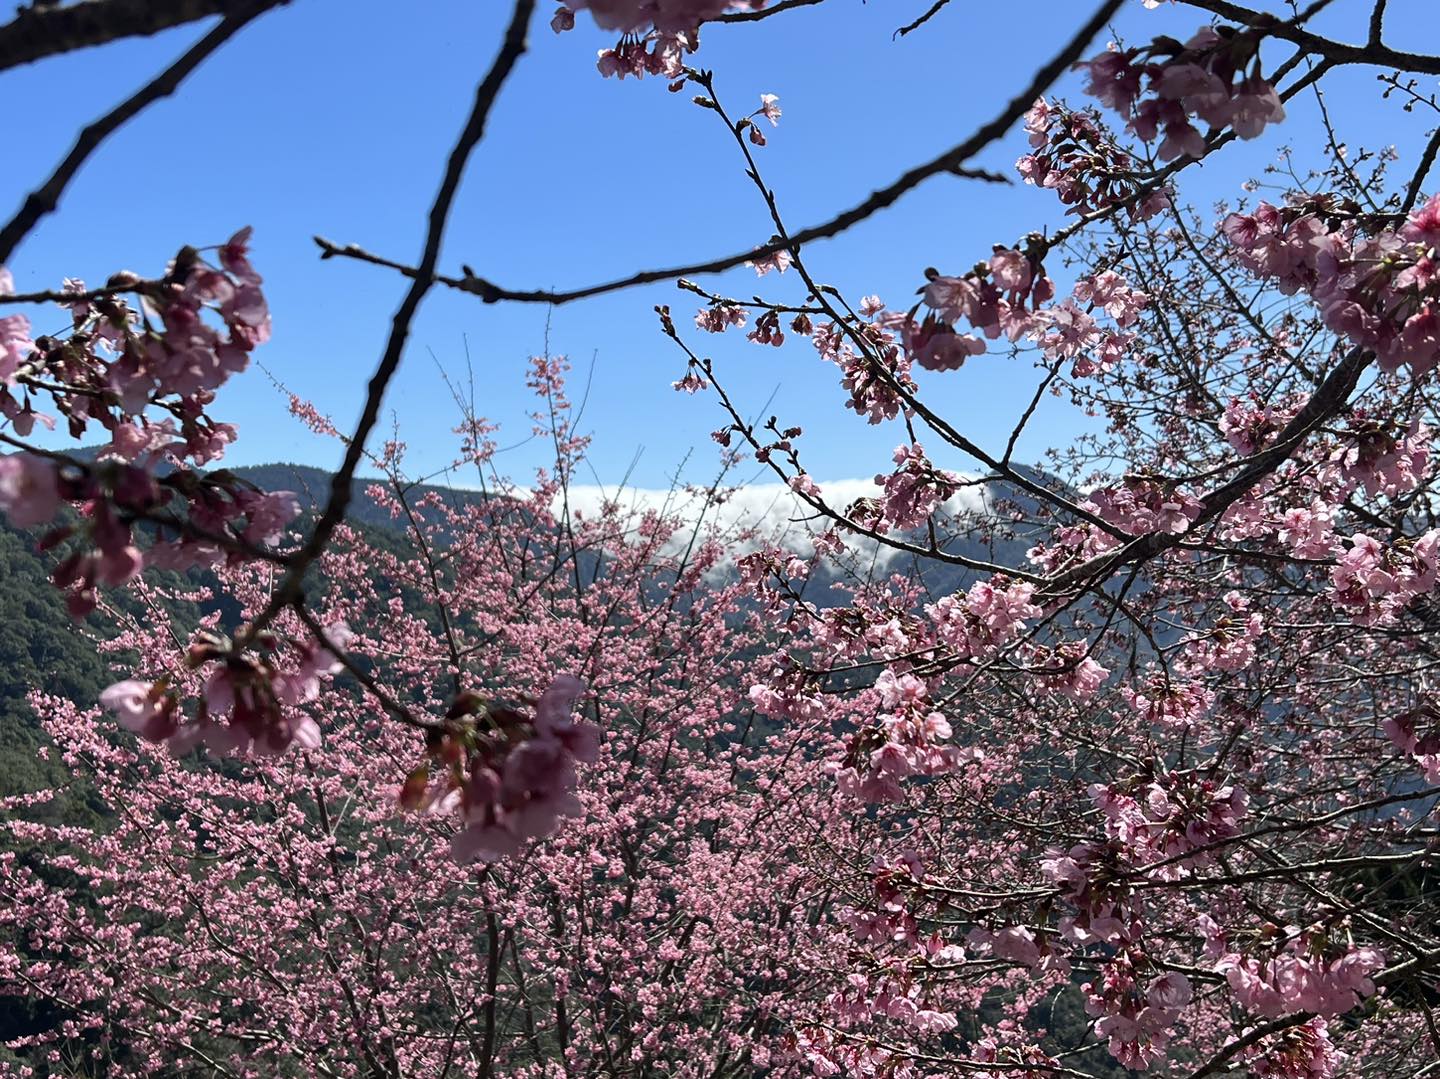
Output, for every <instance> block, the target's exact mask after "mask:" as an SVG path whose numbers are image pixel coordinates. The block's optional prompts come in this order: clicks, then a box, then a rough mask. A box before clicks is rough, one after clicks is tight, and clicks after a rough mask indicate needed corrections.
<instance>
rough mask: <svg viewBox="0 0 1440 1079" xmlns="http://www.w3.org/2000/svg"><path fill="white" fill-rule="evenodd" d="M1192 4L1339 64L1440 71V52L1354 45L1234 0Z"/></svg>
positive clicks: (1191, 1) (1375, 44) (1203, 0)
mask: <svg viewBox="0 0 1440 1079" xmlns="http://www.w3.org/2000/svg"><path fill="white" fill-rule="evenodd" d="M1185 3H1187V4H1189V5H1190V6H1191V7H1196V8H1200V9H1201V10H1202V11H1208V12H1210V13H1211V14H1213V15H1219V16H1220V17H1221V18H1222V19H1229V20H1231V21H1232V22H1237V23H1241V24H1244V25H1249V26H1255V27H1257V28H1258V29H1261V30H1263V31H1264V32H1265V33H1266V34H1267V35H1269V36H1270V37H1278V38H1281V39H1282V40H1285V41H1289V42H1291V43H1293V44H1295V45H1298V46H1300V47H1301V48H1302V49H1304V50H1305V51H1306V52H1311V53H1314V54H1315V55H1317V56H1323V57H1324V58H1325V59H1327V60H1329V61H1331V62H1332V63H1335V64H1372V65H1374V66H1376V67H1391V68H1397V69H1399V70H1401V71H1418V72H1420V73H1422V74H1426V75H1440V56H1428V55H1425V54H1423V53H1416V52H1403V51H1401V50H1399V49H1392V48H1389V47H1387V46H1385V45H1382V44H1380V43H1379V42H1377V41H1373V40H1372V41H1370V42H1368V43H1367V44H1364V45H1350V44H1346V43H1345V42H1343V41H1332V40H1331V39H1329V38H1327V37H1321V36H1320V35H1319V34H1312V33H1311V32H1310V31H1309V30H1306V29H1305V28H1304V27H1303V26H1302V25H1301V24H1300V21H1298V20H1294V19H1292V20H1290V21H1288V22H1281V21H1280V20H1279V19H1278V18H1277V17H1276V16H1274V15H1271V14H1270V13H1269V12H1265V11H1254V10H1252V9H1250V8H1246V7H1241V6H1240V5H1239V4H1232V3H1230V2H1229V0H1185Z"/></svg>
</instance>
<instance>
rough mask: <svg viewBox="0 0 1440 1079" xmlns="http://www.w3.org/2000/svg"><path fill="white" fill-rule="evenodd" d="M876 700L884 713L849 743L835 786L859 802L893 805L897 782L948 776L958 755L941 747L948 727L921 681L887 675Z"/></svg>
mask: <svg viewBox="0 0 1440 1079" xmlns="http://www.w3.org/2000/svg"><path fill="white" fill-rule="evenodd" d="M875 694H876V696H877V698H878V704H879V707H880V708H881V709H882V710H881V711H880V712H879V714H878V715H877V716H876V721H875V724H874V726H872V727H869V728H866V729H864V730H862V731H860V732H858V733H857V734H855V735H853V736H852V737H851V738H850V740H849V744H848V746H847V750H846V758H845V766H844V767H843V768H842V769H840V771H839V772H838V774H837V783H838V787H839V790H840V791H841V793H843V794H846V795H849V796H850V797H853V798H855V799H857V800H859V801H861V802H897V801H899V800H900V798H901V796H902V788H901V780H904V779H906V778H907V777H909V776H915V775H940V774H943V773H945V772H948V771H951V770H953V769H954V768H955V766H956V764H957V763H958V761H959V759H960V758H959V751H958V750H957V749H956V747H954V746H946V745H944V744H943V743H944V742H945V741H946V740H947V739H948V738H949V737H950V735H951V729H950V724H949V722H948V721H947V720H946V719H945V717H944V716H943V715H941V714H940V713H939V712H937V711H935V710H934V708H933V706H932V705H931V704H930V702H929V690H928V688H927V687H926V685H925V683H924V682H923V681H921V680H920V679H919V678H916V677H915V676H914V675H912V674H899V675H897V674H896V673H895V672H894V671H893V670H886V671H885V672H884V673H883V674H882V675H881V676H880V678H879V679H878V680H877V681H876V683H875Z"/></svg>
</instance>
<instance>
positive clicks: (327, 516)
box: [250, 0, 535, 633]
mask: <svg viewBox="0 0 1440 1079" xmlns="http://www.w3.org/2000/svg"><path fill="white" fill-rule="evenodd" d="M534 10H535V0H517V3H516V4H515V11H514V14H513V15H512V16H511V18H510V25H509V26H508V27H507V28H506V31H505V38H504V40H503V41H502V43H501V45H500V51H499V53H498V54H497V55H496V57H495V60H494V62H493V63H492V64H491V66H490V70H489V71H488V72H486V74H485V78H484V79H482V80H481V82H480V85H479V87H477V88H476V91H475V103H474V105H473V106H472V107H471V110H470V117H469V119H468V120H467V121H466V124H465V128H464V130H463V131H462V132H461V133H460V137H459V139H458V140H457V141H456V143H455V147H454V149H452V150H451V151H450V159H449V161H448V162H447V164H446V167H445V175H444V178H443V179H442V180H441V182H440V190H439V191H438V192H437V193H436V195H435V202H434V204H433V205H432V206H431V207H430V217H429V224H428V226H427V228H426V233H425V250H424V253H423V255H422V256H421V259H420V268H419V271H418V272H417V274H416V276H415V279H414V281H413V282H412V283H411V285H410V288H409V290H408V291H407V292H406V293H405V298H404V299H403V300H402V301H401V303H400V307H399V308H398V309H397V310H396V312H395V316H394V318H393V319H392V320H391V324H390V337H389V340H388V341H387V342H386V344H385V353H384V355H383V356H382V357H381V359H380V363H379V365H378V366H377V367H376V368H375V373H374V374H373V375H372V376H371V378H370V384H369V388H368V390H367V393H366V397H365V409H364V411H363V412H362V413H361V416H360V421H359V423H357V424H356V425H355V431H354V434H353V435H351V438H350V444H349V446H348V447H347V448H346V451H345V460H344V462H343V463H342V464H341V466H340V469H339V471H337V472H336V473H335V476H334V478H333V480H332V481H331V484H330V499H329V501H328V502H327V503H326V505H325V511H324V512H323V513H322V514H321V515H320V518H319V520H317V521H316V522H315V529H314V531H312V532H311V533H310V538H309V540H308V541H307V542H306V544H305V546H304V547H302V548H301V549H300V551H299V552H297V553H296V555H295V558H294V561H293V563H292V565H291V568H290V571H289V572H288V573H287V574H286V575H285V579H284V580H283V581H282V582H281V583H280V586H279V587H278V588H277V589H276V590H275V593H274V595H272V596H271V598H270V603H269V604H268V605H267V606H266V608H265V610H264V611H262V612H261V614H260V616H259V617H258V618H257V619H255V621H254V622H253V623H252V624H251V627H250V632H251V633H254V632H256V631H257V630H259V629H260V628H262V627H263V626H265V625H266V624H267V623H269V622H270V621H271V620H272V619H274V617H275V616H276V615H277V614H279V613H280V612H281V611H282V610H284V609H285V608H286V607H287V606H290V605H292V604H294V603H295V602H296V601H297V600H298V599H299V598H300V596H301V595H302V591H301V583H302V581H303V579H304V576H305V571H306V570H307V569H308V568H309V567H310V565H311V564H312V563H313V562H314V561H315V559H317V558H318V557H320V553H321V552H322V551H323V550H324V549H325V545H326V544H327V543H328V542H329V540H330V537H331V535H332V534H333V533H334V531H335V529H336V527H337V526H338V525H339V524H340V522H341V521H342V520H344V519H345V513H346V511H347V510H348V509H349V506H350V493H351V491H350V486H351V480H352V479H354V476H355V470H356V469H357V468H358V467H359V465H360V461H361V459H362V458H363V456H364V454H365V442H366V440H367V439H368V438H369V435H370V432H371V431H372V430H373V429H374V427H375V422H376V420H378V419H379V417H380V403H381V401H382V399H383V398H384V396H385V388H386V387H387V386H388V385H389V384H390V380H391V378H393V377H394V375H395V372H396V370H397V369H398V368H399V366H400V358H401V356H402V355H403V354H404V351H405V342H406V340H407V339H408V338H409V336H410V324H411V322H412V321H413V320H414V318H415V312H416V311H417V310H419V307H420V302H421V301H422V300H423V299H424V298H425V294H426V293H428V292H429V291H430V289H431V287H432V286H433V285H434V284H435V264H436V263H437V262H438V261H439V259H440V243H441V241H442V240H443V239H444V236H445V225H446V222H447V221H448V219H449V217H450V210H451V207H452V206H453V205H454V202H455V193H456V191H457V190H458V189H459V187H460V178H461V176H462V175H463V174H464V172H465V165H466V163H467V162H468V161H469V160H470V154H471V153H472V152H473V151H474V149H475V147H476V146H477V145H478V144H479V142H480V139H481V138H482V137H483V136H484V134H485V125H486V121H487V120H488V119H489V117H490V109H491V107H492V106H493V105H494V104H495V99H496V97H498V96H499V93H500V90H501V88H502V87H503V86H504V85H505V81H506V79H507V78H509V76H510V72H511V71H513V70H514V68H515V64H516V62H517V61H518V60H519V59H520V57H521V55H522V54H523V53H524V52H525V47H526V42H525V34H526V28H527V27H528V25H529V22H530V16H531V14H532V13H533V12H534Z"/></svg>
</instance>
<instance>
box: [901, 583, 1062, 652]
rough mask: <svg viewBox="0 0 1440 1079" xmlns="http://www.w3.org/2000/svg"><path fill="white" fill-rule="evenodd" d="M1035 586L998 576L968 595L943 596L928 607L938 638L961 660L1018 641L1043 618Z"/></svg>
mask: <svg viewBox="0 0 1440 1079" xmlns="http://www.w3.org/2000/svg"><path fill="white" fill-rule="evenodd" d="M1034 594H1035V586H1034V585H1031V584H1029V583H1027V582H1025V581H1015V580H1011V579H1009V578H1007V577H1004V576H1003V575H1000V574H996V575H995V576H993V577H991V578H990V579H989V580H988V581H979V582H977V583H976V584H974V585H972V586H971V587H970V590H969V591H968V592H966V593H965V594H964V595H960V594H959V593H957V594H955V595H951V596H942V597H941V598H940V599H938V600H936V601H935V602H934V603H933V604H930V605H929V606H927V607H926V608H925V613H926V615H927V616H928V617H929V618H930V620H931V622H932V623H933V624H934V632H935V636H936V637H937V638H938V639H939V640H940V641H941V642H942V643H943V644H945V645H946V646H947V647H948V648H949V649H950V650H951V653H952V654H953V655H955V656H956V657H958V658H961V659H969V658H985V657H989V656H992V655H994V654H995V653H996V652H997V651H998V650H999V649H1001V648H1003V647H1004V646H1005V645H1007V644H1009V643H1011V642H1012V641H1014V640H1016V639H1017V638H1018V637H1019V636H1020V634H1021V633H1022V632H1023V631H1024V629H1025V623H1026V622H1028V621H1030V620H1031V619H1035V618H1039V617H1040V614H1041V611H1040V608H1039V607H1038V606H1037V605H1036V604H1035V603H1034V602H1032V599H1033V597H1034Z"/></svg>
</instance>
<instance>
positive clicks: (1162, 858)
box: [1090, 772, 1249, 878]
mask: <svg viewBox="0 0 1440 1079" xmlns="http://www.w3.org/2000/svg"><path fill="white" fill-rule="evenodd" d="M1090 797H1091V799H1092V800H1093V801H1094V802H1095V805H1096V807H1097V808H1098V809H1099V810H1100V812H1101V813H1102V814H1104V816H1105V835H1106V837H1107V838H1108V839H1110V840H1112V841H1114V842H1116V843H1118V844H1119V845H1120V846H1121V847H1122V848H1123V849H1124V850H1125V852H1126V857H1127V858H1128V859H1130V860H1132V861H1133V863H1134V864H1136V865H1141V866H1148V865H1150V864H1152V863H1156V862H1171V861H1176V860H1177V859H1184V858H1185V855H1187V854H1189V853H1190V852H1191V851H1193V850H1195V849H1196V848H1198V847H1205V846H1208V845H1209V844H1212V843H1214V842H1216V841H1217V840H1221V839H1227V838H1229V837H1230V836H1233V835H1236V834H1238V833H1239V831H1240V822H1241V821H1242V820H1243V819H1244V818H1245V809H1246V806H1247V805H1248V803H1249V797H1248V796H1247V795H1246V793H1245V790H1244V788H1243V787H1239V786H1236V785H1234V784H1223V785H1222V784H1220V783H1218V782H1216V781H1215V780H1214V779H1211V778H1208V777H1204V776H1200V775H1196V774H1194V773H1191V772H1167V773H1165V774H1164V775H1161V776H1158V777H1156V778H1155V779H1153V780H1150V781H1149V782H1147V783H1145V784H1144V785H1143V786H1137V787H1135V788H1134V789H1129V790H1126V789H1121V788H1117V787H1115V786H1104V785H1101V784H1098V783H1097V784H1095V785H1093V786H1092V787H1091V788H1090ZM1195 861H1196V859H1194V858H1192V859H1186V862H1187V863H1194V862H1195ZM1156 872H1158V873H1160V874H1161V875H1162V877H1163V876H1169V877H1172V878H1178V877H1179V876H1181V875H1183V872H1184V870H1183V867H1182V864H1181V863H1180V862H1178V861H1176V864H1175V865H1174V866H1167V867H1165V868H1163V869H1160V870H1157V871H1156Z"/></svg>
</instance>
